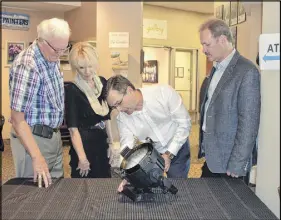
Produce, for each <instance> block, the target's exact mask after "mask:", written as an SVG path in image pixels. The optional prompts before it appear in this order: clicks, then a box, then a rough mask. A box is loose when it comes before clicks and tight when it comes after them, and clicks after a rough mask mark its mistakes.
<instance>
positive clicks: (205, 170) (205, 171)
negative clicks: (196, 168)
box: [201, 162, 244, 180]
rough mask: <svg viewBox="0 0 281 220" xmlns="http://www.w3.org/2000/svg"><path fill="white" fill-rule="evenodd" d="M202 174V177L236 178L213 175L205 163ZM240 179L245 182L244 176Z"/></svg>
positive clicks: (220, 174)
mask: <svg viewBox="0 0 281 220" xmlns="http://www.w3.org/2000/svg"><path fill="white" fill-rule="evenodd" d="M201 169H202V174H201V177H219V178H235V177H232V176H228V175H227V174H226V173H212V172H211V171H210V170H209V168H208V166H207V163H206V162H205V163H204V165H203V166H202V168H201ZM238 179H242V180H244V177H243V176H240V177H238Z"/></svg>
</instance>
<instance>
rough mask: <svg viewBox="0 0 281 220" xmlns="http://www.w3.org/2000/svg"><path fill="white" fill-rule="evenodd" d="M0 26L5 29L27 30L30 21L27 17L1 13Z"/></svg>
mask: <svg viewBox="0 0 281 220" xmlns="http://www.w3.org/2000/svg"><path fill="white" fill-rule="evenodd" d="M0 19H1V25H2V28H6V29H17V30H28V29H29V24H30V19H29V15H26V14H18V13H10V12H1V18H0Z"/></svg>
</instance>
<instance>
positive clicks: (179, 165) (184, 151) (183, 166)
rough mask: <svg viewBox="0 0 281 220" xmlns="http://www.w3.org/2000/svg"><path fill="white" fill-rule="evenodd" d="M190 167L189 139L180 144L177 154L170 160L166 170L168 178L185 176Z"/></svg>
mask: <svg viewBox="0 0 281 220" xmlns="http://www.w3.org/2000/svg"><path fill="white" fill-rule="evenodd" d="M189 168H190V146H189V140H188V139H187V141H186V142H185V143H184V144H183V145H182V147H181V149H180V150H179V152H178V153H177V156H175V157H174V158H173V160H172V161H171V166H170V169H169V171H168V172H167V176H168V178H187V175H188V172H189Z"/></svg>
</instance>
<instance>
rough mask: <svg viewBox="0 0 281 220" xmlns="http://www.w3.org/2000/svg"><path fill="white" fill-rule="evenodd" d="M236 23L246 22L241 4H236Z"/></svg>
mask: <svg viewBox="0 0 281 220" xmlns="http://www.w3.org/2000/svg"><path fill="white" fill-rule="evenodd" d="M237 11H238V23H242V22H244V21H246V11H245V8H244V5H243V2H238V9H237Z"/></svg>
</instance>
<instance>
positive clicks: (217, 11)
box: [216, 5, 223, 20]
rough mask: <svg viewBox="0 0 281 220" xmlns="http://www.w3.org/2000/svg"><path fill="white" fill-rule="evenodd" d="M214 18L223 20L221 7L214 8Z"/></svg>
mask: <svg viewBox="0 0 281 220" xmlns="http://www.w3.org/2000/svg"><path fill="white" fill-rule="evenodd" d="M216 18H218V19H221V20H223V5H220V6H218V7H217V8H216Z"/></svg>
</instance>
